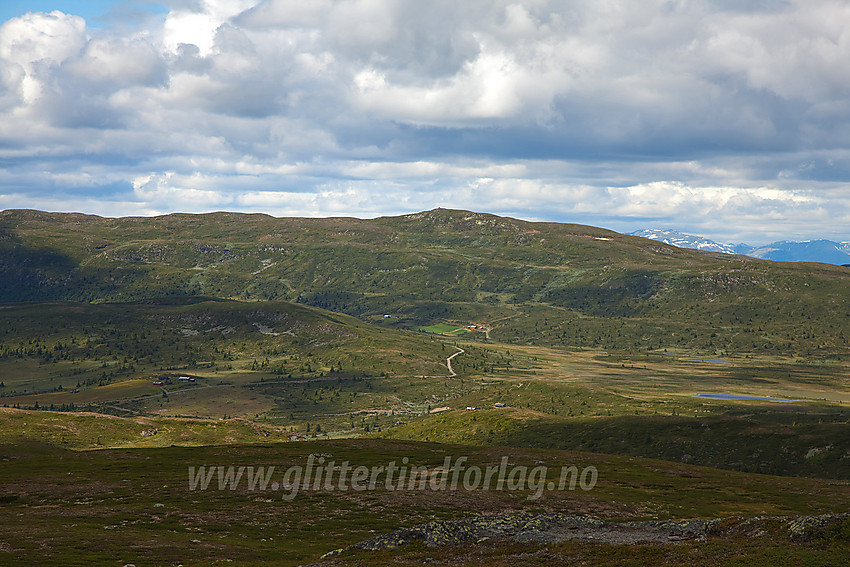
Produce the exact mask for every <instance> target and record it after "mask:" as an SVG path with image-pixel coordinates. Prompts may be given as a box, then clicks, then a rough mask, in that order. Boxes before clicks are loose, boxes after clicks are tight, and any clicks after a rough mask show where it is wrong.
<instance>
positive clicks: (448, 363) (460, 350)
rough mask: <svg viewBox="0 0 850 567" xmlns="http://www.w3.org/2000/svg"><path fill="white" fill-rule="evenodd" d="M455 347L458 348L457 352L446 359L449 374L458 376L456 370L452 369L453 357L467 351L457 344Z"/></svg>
mask: <svg viewBox="0 0 850 567" xmlns="http://www.w3.org/2000/svg"><path fill="white" fill-rule="evenodd" d="M455 348H456V349H457V352H456V353H454V354H453V355H451V356H450V357H448V358H447V359H446V366H447V367H448V369H449V375H450V376H457V372H455V371H454V370H453V369H452V359H453V358H454V357H456V356H457V355H459V354H463V353H465V352H466V351H465V350H463V349H462V348H460V347H458V346H456V347H455Z"/></svg>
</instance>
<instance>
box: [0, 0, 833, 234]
mask: <svg viewBox="0 0 850 567" xmlns="http://www.w3.org/2000/svg"><path fill="white" fill-rule="evenodd" d="M165 4H166V7H167V11H166V13H164V14H162V15H157V16H151V17H149V18H142V19H140V20H139V23H138V24H135V25H133V24H130V23H123V22H121V21H120V17H121V15H120V13H116V14H115V15H114V16H113V17H112V18H107V19H106V20H105V21H106V25H105V26H104V27H102V28H93V27H88V26H87V25H86V22H85V21H84V20H83V19H82V18H80V17H78V16H75V15H72V14H66V13H63V12H59V11H56V12H52V13H49V14H48V13H30V14H24V15H21V16H20V17H17V18H13V19H11V20H9V21H7V22H5V23H2V25H0V174H2V175H0V181H2V182H3V183H4V189H3V191H2V192H3V195H0V206H27V205H26V203H27V199H28V198H29V199H30V202H31V206H48V205H49V208H58V209H78V210H79V209H85V208H86V207H89V208H90V209H91V210H92V211H95V209H96V210H97V211H101V212H103V211H104V210H107V209H108V210H110V211H116V213H117V214H120V212H121V211H122V210H126V211H127V212H128V213H133V214H140V213H139V211H149V212H162V211H172V210H192V211H195V210H215V209H221V208H231V209H239V210H251V211H255V210H262V211H267V212H271V213H277V214H309V215H321V214H342V213H344V214H355V215H359V216H375V215H378V214H391V213H395V212H399V213H400V212H409V211H411V210H417V209H425V208H431V207H434V206H438V205H441V206H458V207H465V208H473V209H478V210H490V211H494V212H502V213H513V214H519V215H522V216H525V217H527V218H549V219H553V220H578V221H581V222H589V223H595V224H603V225H605V226H610V227H612V228H619V229H623V230H626V229H629V230H632V229H635V228H640V227H641V226H642V225H645V224H653V225H657V224H659V223H662V222H663V223H666V224H669V225H673V226H674V227H675V228H679V229H682V230H688V229H689V228H690V229H693V230H696V229H706V228H707V227H708V225H707V221H705V219H706V218H718V219H723V221H721V222H719V223H716V224H719V225H722V226H725V227H727V230H729V231H730V232H734V233H735V234H738V235H742V236H743V235H749V236H750V239H755V238H754V237H757V236H758V235H759V234H760V233H763V232H764V231H768V230H774V227H779V228H776V230H782V229H785V230H787V231H789V233H788V234H787V236H789V237H791V236H795V235H796V236H818V235H822V234H825V232H824V231H827V232H831V233H832V234H833V236H834V235H835V234H837V233H840V232H841V231H842V230H844V228H843V227H844V226H846V221H847V220H848V214H847V211H848V204H847V202H848V199H850V197H847V196H846V195H847V193H848V192H847V191H846V189H847V187H846V185H845V183H846V180H847V179H848V175H850V139H848V138H847V136H846V131H847V127H848V126H850V102H848V101H850V96H848V95H850V67H848V66H847V65H846V64H845V62H846V61H847V60H848V58H850V31H848V30H847V26H845V25H843V23H844V22H846V21H848V19H850V7H848V5H847V4H846V3H845V2H840V1H837V0H809V1H806V2H803V1H802V0H788V1H786V2H728V1H726V0H692V1H685V0H673V1H668V0H642V1H640V2H635V1H632V0H613V1H610V2H591V1H588V0H573V1H569V2H563V1H560V0H558V1H556V0H534V1H529V2H517V1H515V0H493V1H488V2H485V1H483V0H470V1H468V2H456V1H449V0H434V1H432V2H425V3H414V2H404V1H402V0H316V1H315V2H302V1H296V0H236V1H233V0H171V1H169V2H166V3H165ZM81 187H88V188H89V194H84V192H82V193H81V190H80V188H81ZM50 191H52V192H53V193H52V196H51V194H49V193H46V192H50ZM93 195H100V196H101V197H100V198H101V201H102V202H104V203H112V205H103V206H95V205H93V204H92V203H93V202H94V200H93V198H92V196H93ZM65 199H67V204H65V205H62V203H63V202H65V201H64V200H65ZM92 207H93V208H92ZM807 223H808V228H807V226H806V224H807ZM708 228H710V227H708ZM703 232H705V230H703ZM711 234H712V235H714V236H721V235H718V234H717V232H716V231H712V233H711ZM844 238H845V239H846V235H845V237H844Z"/></svg>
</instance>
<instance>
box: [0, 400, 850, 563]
mask: <svg viewBox="0 0 850 567" xmlns="http://www.w3.org/2000/svg"><path fill="white" fill-rule="evenodd" d="M27 418H28V417H27ZM99 419H104V420H109V423H114V424H115V425H114V427H116V428H117V427H119V426H120V424H121V422H122V421H126V420H121V419H119V418H99ZM135 426H136V425H135V424H133V425H132V427H135ZM0 427H2V425H0ZM310 454H323V455H325V456H326V457H327V458H329V459H331V458H332V459H334V460H335V461H336V462H337V463H339V462H342V461H345V460H347V461H349V462H350V463H351V465H352V466H359V465H364V466H368V467H372V466H383V465H386V464H387V463H388V462H390V461H393V460H394V461H396V462H401V461H402V459H403V458H404V457H407V458H409V459H410V462H411V463H416V464H421V465H424V466H429V467H434V466H437V465H439V464H441V463H442V462H443V460H444V458H445V457H446V456H447V455H449V456H452V457H454V458H457V457H459V456H461V455H464V456H467V457H468V458H469V460H468V462H467V466H473V465H475V466H488V465H492V464H494V463H498V462H499V461H500V459H501V457H502V456H508V457H509V459H510V462H511V463H512V465H525V466H528V467H533V466H536V465H539V464H540V463H545V465H546V466H547V467H548V468H549V474H550V478H551V479H553V480H554V479H555V478H556V477H557V471H559V470H560V467H561V466H562V465H572V464H575V465H577V466H580V467H585V466H589V465H593V466H595V467H597V469H598V470H599V480H598V483H597V485H596V487H594V489H593V490H590V491H587V492H585V491H581V490H577V491H563V492H558V491H553V492H545V493H544V495H543V497H542V498H541V499H539V500H528V499H527V496H528V492H527V491H518V492H510V491H497V490H490V491H481V490H479V491H474V492H466V491H464V490H458V491H443V492H440V491H437V492H435V491H431V490H423V491H418V490H414V491H404V492H397V491H389V490H387V489H386V488H385V487H384V486H382V485H378V488H377V489H376V490H367V491H363V492H352V491H347V492H340V491H338V490H335V491H326V490H322V491H319V492H303V493H301V494H299V495H298V496H297V497H296V498H295V499H294V500H292V501H291V502H287V501H284V500H283V499H282V498H281V495H280V493H276V492H274V491H272V490H266V491H259V490H255V491H253V492H252V491H248V490H247V486H246V484H245V483H242V484H241V485H240V486H239V488H238V489H236V490H229V489H226V490H217V480H213V483H212V487H213V488H212V489H211V490H207V491H197V490H195V491H190V490H189V488H188V475H187V471H188V467H190V466H192V467H199V466H230V465H234V466H237V467H238V466H261V465H262V466H272V465H274V466H276V467H277V471H276V472H275V473H274V480H276V481H277V480H280V479H281V478H282V476H283V471H285V469H286V468H287V467H289V466H292V465H302V466H303V465H304V464H305V463H306V461H307V458H308V456H309V455H310ZM848 505H850V501H848V492H847V490H846V487H844V486H838V485H836V484H834V483H830V482H827V481H821V480H814V479H792V478H780V477H770V476H755V475H747V474H741V473H730V472H725V471H718V470H714V469H708V468H701V467H694V466H688V465H682V464H675V463H667V462H662V461H653V460H646V459H635V458H627V457H615V456H604V455H594V454H588V453H572V452H563V451H547V450H531V449H499V448H494V449H487V448H469V447H458V446H452V445H438V444H421V443H412V442H387V441H375V440H339V441H323V442H305V443H284V444H274V445H241V446H211V447H194V448H192V447H166V448H153V449H135V450H126V449H112V450H99V451H89V452H82V453H80V452H71V451H66V450H62V449H58V448H55V447H49V446H44V445H36V444H25V445H15V446H9V445H2V446H0V509H2V514H3V517H4V521H3V530H2V533H0V560H2V562H3V564H4V565H57V564H61V565H68V566H71V565H91V564H112V563H115V564H119V565H124V564H127V563H135V564H143V565H147V564H162V565H164V564H168V565H174V564H178V563H179V564H183V565H212V564H219V562H221V561H227V560H230V561H232V564H235V565H256V564H258V563H261V562H262V563H263V564H268V565H281V566H284V565H297V564H303V563H304V562H306V561H310V560H314V559H316V558H317V557H318V556H319V555H321V554H323V553H325V552H327V551H330V550H332V549H336V548H340V547H345V546H347V545H351V544H353V543H355V542H357V541H361V540H363V539H366V538H368V537H371V536H372V535H375V534H376V533H384V532H387V531H391V530H393V529H397V528H398V527H402V526H413V525H417V524H420V523H423V522H426V521H429V520H431V519H445V518H456V517H458V516H462V515H470V514H477V513H496V512H505V511H533V512H562V513H568V514H590V515H593V516H595V517H599V518H603V519H614V520H630V519H666V518H682V517H703V518H709V517H718V516H739V515H740V516H753V515H756V514H768V515H790V514H797V513H803V514H805V513H824V512H828V511H835V512H841V511H845V510H846V509H847V507H848ZM770 541H771V543H774V544H775V547H774V548H773V549H774V553H779V552H781V553H782V554H783V555H785V556H786V557H787V558H791V560H802V559H806V558H808V559H809V560H819V561H821V562H822V563H823V562H824V561H828V560H832V561H837V560H839V559H840V557H841V556H840V555H836V554H835V553H837V552H839V551H840V549H839V550H836V551H833V552H830V551H828V550H824V549H823V543H821V542H812V543H806V542H803V543H792V542H789V541H788V538H787V536H785V538H784V539H782V538H777V540H776V542H774V540H773V537H772V536H771V538H770ZM754 543H756V544H760V545H761V546H762V547H761V548H759V547H758V546H757V545H753V544H751V543H747V542H743V541H742V542H740V543H739V544H737V551H736V552H733V551H732V550H731V549H730V548H731V547H733V546H732V544H731V543H730V542H727V541H725V540H717V541H714V540H709V541H708V542H706V543H705V544H700V545H699V546H696V544H695V545H694V547H693V548H694V553H698V554H699V555H698V556H697V558H698V559H699V561H698V562H699V564H707V563H706V562H705V559H706V558H707V557H710V556H715V557H733V558H734V557H742V558H746V557H759V556H764V554H765V549H764V545H765V543H766V540H765V539H764V538H762V539H759V540H757V541H755V542H754ZM539 549H540V546H536V545H526V546H520V547H519V548H513V551H514V552H523V551H525V552H532V553H535V552H537V551H539ZM557 549H560V550H561V551H563V549H564V547H563V546H559V547H558V548H557ZM571 549H573V550H574V551H576V552H583V554H584V557H585V561H587V562H588V563H590V564H605V563H604V562H605V561H609V562H610V557H611V556H610V554H611V553H612V552H613V553H615V554H620V553H624V552H625V550H618V549H617V548H609V547H607V546H602V547H599V546H595V545H593V544H586V545H584V546H581V547H580V548H571ZM630 549H632V550H633V552H635V553H639V554H646V553H651V552H650V550H649V549H642V548H638V549H637V550H635V548H630ZM655 549H656V551H655V553H656V556H657V554H662V555H663V554H667V553H672V554H674V555H675V554H677V553H680V552H679V551H677V549H681V548H678V547H677V546H676V545H672V546H665V547H662V548H657V547H656V548H655ZM686 549H691V546H690V545H688V546H687V547H686ZM843 549H844V552H845V553H846V546H844V548H843ZM497 550H499V554H500V555H501V554H504V553H507V554H508V555H509V554H510V553H511V552H512V551H511V550H506V549H505V548H503V547H501V546H500V547H498V548H492V551H493V552H494V553H495V552H496V551H497ZM401 551H402V552H403V553H404V552H407V550H401ZM412 551H414V552H415V555H418V553H419V551H418V550H417V549H413V550H412ZM431 553H432V554H433V553H436V554H439V555H440V556H441V557H443V556H446V554H447V553H448V554H450V555H456V554H458V553H463V552H462V551H461V550H458V549H450V550H436V549H435V550H431ZM472 553H473V554H474V553H477V552H475V551H474V550H473V551H472ZM768 556H770V554H768ZM606 557H607V558H609V559H606ZM386 559H387V555H386V554H378V555H377V556H374V557H370V558H367V560H368V561H369V562H370V564H381V561H385V560H386ZM414 559H415V557H414ZM362 560H363V559H362V558H361V561H362ZM420 560H424V557H423V558H420ZM497 560H498V558H497V556H494V557H491V558H490V560H489V561H488V560H486V559H485V560H478V561H476V560H471V561H469V562H466V561H464V562H462V563H460V564H482V563H487V564H492V563H491V562H492V561H497ZM742 560H743V559H742ZM230 561H228V564H231V563H230ZM648 562H649V563H651V561H648ZM761 563H762V564H768V563H765V562H764V561H762V562H761ZM384 564H385V563H384Z"/></svg>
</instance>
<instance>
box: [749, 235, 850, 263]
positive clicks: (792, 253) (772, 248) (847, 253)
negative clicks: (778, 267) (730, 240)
mask: <svg viewBox="0 0 850 567" xmlns="http://www.w3.org/2000/svg"><path fill="white" fill-rule="evenodd" d="M738 248H739V247H738V246H736V249H738ZM748 248H751V247H748ZM738 254H746V255H747V256H753V257H755V258H764V259H766V260H778V261H780V262H823V263H824V264H850V242H833V241H832V240H805V241H803V242H794V241H791V240H782V241H780V242H773V243H772V244H768V245H767V246H760V247H758V248H751V249H750V250H747V251H740V252H738Z"/></svg>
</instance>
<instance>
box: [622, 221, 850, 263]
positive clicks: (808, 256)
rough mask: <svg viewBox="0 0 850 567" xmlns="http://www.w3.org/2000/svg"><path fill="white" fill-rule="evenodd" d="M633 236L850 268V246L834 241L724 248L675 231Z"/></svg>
mask: <svg viewBox="0 0 850 567" xmlns="http://www.w3.org/2000/svg"><path fill="white" fill-rule="evenodd" d="M629 234H630V235H633V236H640V237H641V238H649V239H651V240H657V241H659V242H664V243H665V244H670V245H672V246H678V247H679V248H691V249H695V250H704V251H708V252H721V253H723V254H744V255H746V256H752V257H753V258H761V259H763V260H773V261H776V262H820V263H823V264H836V265H847V264H850V242H834V241H832V240H805V241H802V242H797V241H792V240H781V241H779V242H773V243H771V244H767V245H765V246H750V245H749V244H735V245H732V244H722V243H720V242H716V241H714V240H710V239H708V238H705V237H702V236H694V235H691V234H684V233H681V232H677V231H675V230H666V229H642V230H636V231H634V232H630V233H629Z"/></svg>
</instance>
